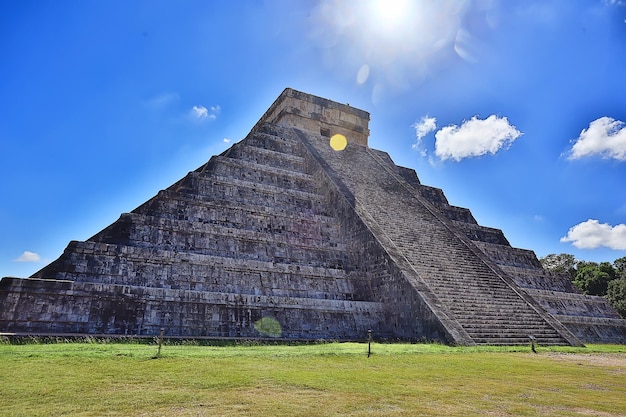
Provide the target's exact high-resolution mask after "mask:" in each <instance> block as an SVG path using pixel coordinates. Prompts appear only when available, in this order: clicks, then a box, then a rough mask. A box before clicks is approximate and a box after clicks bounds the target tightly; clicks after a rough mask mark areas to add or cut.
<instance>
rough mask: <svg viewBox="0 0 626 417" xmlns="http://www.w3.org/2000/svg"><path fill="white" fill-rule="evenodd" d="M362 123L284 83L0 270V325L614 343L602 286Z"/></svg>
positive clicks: (619, 337)
mask: <svg viewBox="0 0 626 417" xmlns="http://www.w3.org/2000/svg"><path fill="white" fill-rule="evenodd" d="M368 122H369V114H368V113H367V112H365V111H363V110H359V109H356V108H353V107H350V106H348V105H344V104H339V103H336V102H333V101H330V100H327V99H323V98H320V97H316V96H313V95H310V94H306V93H302V92H299V91H296V90H293V89H286V90H285V91H284V92H283V93H282V94H281V95H280V96H279V97H278V99H277V100H276V101H275V102H274V103H273V104H272V105H271V107H270V108H269V109H268V110H267V112H266V113H265V114H264V115H263V117H261V119H260V120H259V122H258V123H257V124H256V125H255V126H254V127H253V129H252V130H251V132H250V133H249V134H248V136H247V137H246V138H245V139H243V140H242V141H240V142H239V143H236V144H235V145H233V146H232V147H231V148H230V149H228V150H227V151H225V152H224V153H222V154H221V155H218V156H214V157H212V158H211V159H210V160H209V161H208V162H207V163H206V164H204V165H203V166H201V167H199V168H198V169H196V170H195V171H192V172H190V173H189V174H188V175H186V176H185V177H184V178H182V179H181V180H180V181H178V182H177V183H175V184H173V185H172V186H170V187H169V188H167V189H166V190H162V191H160V192H159V193H158V194H157V195H156V196H155V197H153V198H152V199H150V200H149V201H147V202H145V203H144V204H142V205H141V206H140V207H138V208H136V209H135V210H133V211H132V212H130V213H125V214H122V215H121V216H120V218H119V219H118V220H117V221H115V222H114V223H113V224H111V225H110V226H108V227H106V228H105V229H104V230H102V231H101V232H99V233H97V234H96V235H95V236H93V237H92V238H90V239H88V240H86V241H82V242H78V241H73V242H70V244H69V245H68V246H67V248H66V249H65V251H64V253H63V254H62V255H61V256H60V257H59V258H58V259H57V260H55V261H54V262H52V263H51V264H49V265H47V266H46V267H44V268H43V269H41V270H40V271H38V272H37V273H35V274H34V275H33V276H32V277H30V278H28V279H19V278H9V277H7V278H3V279H2V280H1V281H0V332H3V333H17V334H19V333H28V334H113V335H137V336H145V335H147V336H150V335H157V334H159V332H160V331H161V329H163V331H164V332H165V334H166V335H170V336H177V337H195V338H201V337H206V338H266V337H268V338H277V339H289V340H317V339H324V340H362V339H364V338H365V337H366V335H367V332H368V330H371V331H372V334H373V335H374V337H376V338H378V339H386V340H438V341H442V342H445V343H454V344H464V345H473V344H509V345H510V344H527V343H529V337H533V338H534V339H535V340H536V341H537V343H539V344H545V345H559V344H560V345H564V344H570V345H580V344H582V343H583V342H599V341H602V342H617V343H626V322H625V321H624V320H621V319H620V318H619V316H618V315H617V314H616V313H615V312H614V311H613V310H612V309H611V308H610V306H609V305H608V304H607V303H606V300H604V299H603V298H601V297H589V296H584V295H581V294H579V293H577V292H576V290H575V289H574V288H573V287H572V286H571V283H570V282H569V280H567V279H566V278H564V277H562V276H556V275H551V274H549V273H547V272H546V271H544V270H543V269H542V268H541V265H540V264H539V262H538V260H537V258H536V256H535V255H534V253H533V252H531V251H527V250H522V249H516V248H513V247H511V246H510V245H509V243H508V241H507V240H506V238H505V237H504V235H503V233H502V232H501V231H500V230H497V229H492V228H488V227H484V226H480V225H478V224H477V223H476V221H475V219H474V218H473V216H472V214H471V212H470V211H469V210H467V209H464V208H459V207H454V206H451V205H449V204H448V201H447V200H446V198H445V196H444V194H443V192H442V191H441V190H439V189H436V188H433V187H428V186H425V185H422V184H421V183H420V181H419V179H418V177H417V174H416V173H415V171H413V170H411V169H407V168H403V167H399V166H397V165H395V164H394V163H393V161H392V160H391V158H390V157H389V155H387V154H386V153H385V152H381V151H377V150H374V149H371V148H369V147H368V146H367V140H368V135H369V130H368ZM335 134H341V135H343V136H344V137H345V138H347V146H346V147H345V149H343V150H341V151H337V150H334V149H333V148H331V147H330V146H329V138H330V137H331V136H332V135H335Z"/></svg>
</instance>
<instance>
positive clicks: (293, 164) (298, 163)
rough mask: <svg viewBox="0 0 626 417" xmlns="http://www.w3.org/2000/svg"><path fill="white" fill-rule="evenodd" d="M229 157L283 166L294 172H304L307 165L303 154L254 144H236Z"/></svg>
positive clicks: (260, 163) (277, 166)
mask: <svg viewBox="0 0 626 417" xmlns="http://www.w3.org/2000/svg"><path fill="white" fill-rule="evenodd" d="M228 157H230V158H234V159H240V160H242V161H247V162H250V163H255V164H259V165H267V166H271V167H276V168H282V169H286V170H289V171H293V172H304V167H305V164H304V158H303V157H301V156H298V155H292V154H289V153H282V152H278V151H275V150H272V149H265V148H260V147H256V146H252V145H248V146H243V145H238V146H235V147H233V148H232V149H231V150H230V152H229V153H228Z"/></svg>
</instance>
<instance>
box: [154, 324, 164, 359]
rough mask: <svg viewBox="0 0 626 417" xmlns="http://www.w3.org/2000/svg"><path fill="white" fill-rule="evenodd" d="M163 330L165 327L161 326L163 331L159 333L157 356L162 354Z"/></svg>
mask: <svg viewBox="0 0 626 417" xmlns="http://www.w3.org/2000/svg"><path fill="white" fill-rule="evenodd" d="M163 332H165V329H164V328H163V327H161V332H160V333H159V350H157V354H156V355H157V358H158V357H160V356H161V345H163Z"/></svg>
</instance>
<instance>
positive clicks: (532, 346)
mask: <svg viewBox="0 0 626 417" xmlns="http://www.w3.org/2000/svg"><path fill="white" fill-rule="evenodd" d="M528 338H529V339H530V349H531V350H532V351H533V353H537V349H535V336H533V335H532V334H529V335H528Z"/></svg>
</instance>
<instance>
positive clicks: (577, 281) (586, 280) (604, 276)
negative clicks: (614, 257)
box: [573, 262, 617, 295]
mask: <svg viewBox="0 0 626 417" xmlns="http://www.w3.org/2000/svg"><path fill="white" fill-rule="evenodd" d="M616 278H617V271H616V270H615V268H613V265H611V264H610V263H608V262H602V263H600V264H598V263H596V262H579V263H578V265H577V268H576V276H575V277H574V281H573V283H574V285H576V287H578V289H580V290H581V291H582V292H583V293H585V294H589V295H606V291H607V289H608V284H609V282H610V281H613V280H614V279H616Z"/></svg>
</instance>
